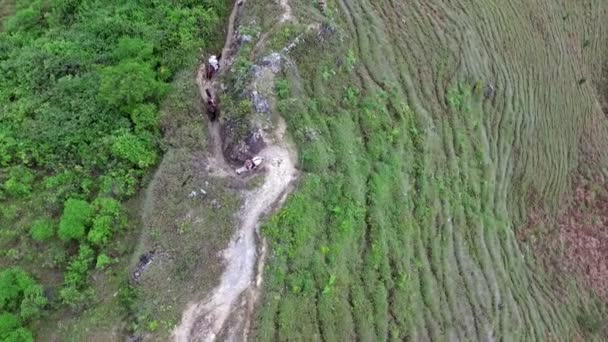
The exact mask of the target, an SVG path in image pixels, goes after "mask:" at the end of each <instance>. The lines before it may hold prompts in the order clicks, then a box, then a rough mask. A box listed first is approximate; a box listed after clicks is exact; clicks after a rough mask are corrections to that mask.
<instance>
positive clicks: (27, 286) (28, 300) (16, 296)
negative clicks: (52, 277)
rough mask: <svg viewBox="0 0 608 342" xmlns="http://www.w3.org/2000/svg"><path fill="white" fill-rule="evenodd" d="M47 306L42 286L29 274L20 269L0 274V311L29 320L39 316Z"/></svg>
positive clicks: (4, 271) (12, 269)
mask: <svg viewBox="0 0 608 342" xmlns="http://www.w3.org/2000/svg"><path fill="white" fill-rule="evenodd" d="M46 304H47V299H46V298H45V297H44V294H43V291H42V286H40V285H39V284H38V283H37V282H36V281H35V280H34V279H33V278H32V277H31V276H30V275H29V274H28V273H27V272H25V271H24V270H22V269H20V268H18V267H13V268H9V269H5V270H3V271H2V272H0V311H5V312H10V313H13V314H15V315H19V316H20V317H21V318H22V319H24V320H28V319H31V318H35V317H37V316H39V314H40V312H41V310H42V308H43V307H44V306H45V305H46Z"/></svg>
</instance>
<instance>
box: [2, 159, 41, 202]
mask: <svg viewBox="0 0 608 342" xmlns="http://www.w3.org/2000/svg"><path fill="white" fill-rule="evenodd" d="M34 178H35V176H34V173H33V172H32V171H30V170H29V169H28V168H26V167H23V166H16V167H13V168H11V169H10V171H9V178H8V179H7V180H6V182H4V189H5V190H6V192H8V193H9V194H11V195H13V196H29V195H30V193H31V192H32V182H33V181H34Z"/></svg>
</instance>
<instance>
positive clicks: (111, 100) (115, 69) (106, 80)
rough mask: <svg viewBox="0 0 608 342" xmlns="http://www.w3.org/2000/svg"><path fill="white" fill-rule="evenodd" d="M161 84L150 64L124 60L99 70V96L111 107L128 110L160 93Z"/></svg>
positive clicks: (161, 89)
mask: <svg viewBox="0 0 608 342" xmlns="http://www.w3.org/2000/svg"><path fill="white" fill-rule="evenodd" d="M164 89H165V87H163V84H162V83H161V82H159V81H157V80H156V75H155V73H154V71H153V70H152V68H151V65H149V64H146V63H142V62H136V61H133V60H126V61H124V62H121V63H120V64H118V65H116V66H109V67H107V68H105V69H104V70H102V72H101V85H100V87H99V96H100V98H101V99H102V100H103V101H105V102H106V103H107V104H109V105H110V106H111V107H112V108H117V109H120V110H122V111H125V112H126V111H128V110H130V109H132V108H134V106H136V105H138V104H141V103H143V102H145V101H149V100H154V99H157V98H158V97H160V95H162V93H163V90H164Z"/></svg>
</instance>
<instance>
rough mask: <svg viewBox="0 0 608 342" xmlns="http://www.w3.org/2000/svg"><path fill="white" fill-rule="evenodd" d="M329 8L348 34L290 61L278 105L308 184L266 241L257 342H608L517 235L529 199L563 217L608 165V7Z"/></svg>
mask: <svg viewBox="0 0 608 342" xmlns="http://www.w3.org/2000/svg"><path fill="white" fill-rule="evenodd" d="M300 6H301V7H298V8H297V10H296V13H297V14H299V18H315V17H316V18H319V14H318V13H317V12H316V10H315V9H314V8H312V7H307V6H305V5H300ZM329 9H330V11H329V17H334V18H335V21H334V22H335V23H337V25H338V33H336V34H334V35H333V38H329V40H327V41H325V43H324V44H323V43H320V42H319V41H317V40H316V39H317V38H315V36H312V35H311V36H309V37H308V38H307V40H306V42H305V43H304V44H303V45H301V46H300V47H299V48H297V49H296V50H294V51H292V52H291V54H290V57H292V58H293V59H294V60H295V62H296V66H297V67H298V70H297V73H296V72H294V70H291V71H290V72H288V73H287V74H286V77H287V79H289V81H290V84H291V94H290V95H289V96H288V97H287V98H286V99H283V100H281V101H280V102H279V103H278V109H279V110H280V111H281V113H282V114H283V115H284V116H285V117H286V119H287V121H288V124H289V128H290V130H291V132H292V133H293V136H294V138H295V140H296V141H297V143H298V146H299V148H300V162H301V167H302V169H303V170H304V171H306V173H305V175H304V176H303V179H302V183H301V185H300V187H299V189H298V190H297V192H296V193H295V194H294V195H293V196H292V197H291V198H290V200H289V201H288V202H287V204H286V206H285V208H284V209H283V210H282V211H281V212H280V213H279V214H277V215H276V216H275V217H274V218H273V219H272V220H271V221H270V222H269V223H268V224H267V225H266V228H265V232H266V234H267V235H268V236H269V237H270V239H271V248H272V255H271V257H270V260H269V263H268V265H267V268H266V273H267V275H266V278H265V281H266V290H265V296H264V299H263V303H262V304H261V306H260V312H259V317H258V322H257V325H256V336H257V338H258V339H259V340H276V339H279V340H286V339H293V340H329V341H334V340H353V339H354V338H355V337H357V338H359V339H361V340H365V341H368V340H384V339H391V340H402V339H404V338H409V339H411V340H427V339H439V340H443V339H446V338H459V339H462V340H472V339H485V338H487V337H489V336H494V337H498V338H506V339H508V340H547V339H549V338H558V339H562V338H565V339H568V340H569V339H572V338H574V336H576V335H580V334H589V336H588V337H589V338H593V337H595V338H599V336H598V335H597V333H598V332H597V331H585V330H584V329H583V328H581V323H584V322H581V317H585V318H587V319H588V318H589V317H595V319H597V318H598V317H599V319H602V317H605V316H602V313H601V312H600V311H595V310H605V307H602V306H600V307H599V308H598V307H591V306H589V305H588V304H589V303H591V302H593V299H590V298H589V297H588V296H587V295H586V291H585V290H584V289H580V288H577V287H576V285H575V284H574V283H572V282H570V281H569V279H568V278H567V276H566V275H562V279H561V281H560V286H559V288H558V286H557V283H556V282H554V280H553V279H551V278H549V277H548V276H547V275H544V273H543V272H540V271H539V268H538V266H536V265H535V264H534V262H533V260H532V259H531V258H530V257H529V253H527V252H526V250H525V246H522V245H520V244H519V243H518V241H517V240H516V239H515V232H516V231H517V229H518V227H519V226H520V225H522V224H523V223H524V221H525V218H526V215H527V213H528V203H529V200H530V198H531V197H532V196H533V198H534V200H535V201H536V202H539V203H542V205H543V206H545V207H547V208H553V210H554V209H555V208H556V207H557V206H558V205H559V203H560V201H562V200H563V199H565V198H567V196H568V190H569V189H570V184H569V179H570V176H571V174H572V172H573V171H575V170H583V171H588V170H592V169H593V170H594V171H602V170H598V169H597V165H601V163H602V162H605V161H606V155H605V152H604V151H605V149H602V148H605V147H606V146H607V142H606V137H608V135H606V128H607V127H608V122H606V119H605V117H604V116H603V114H602V113H601V111H600V109H599V106H598V105H597V100H596V97H595V96H596V95H595V89H594V85H595V83H596V82H599V81H600V79H599V76H598V75H599V74H600V73H599V72H595V71H596V70H600V69H601V63H602V58H605V54H604V53H605V49H606V46H607V45H606V39H605V37H606V29H607V27H606V25H605V24H606V23H605V21H602V18H604V17H605V16H606V14H607V12H606V11H607V5H606V3H604V2H602V1H591V0H589V1H582V2H579V3H577V4H568V5H567V6H566V5H564V6H562V5H558V4H557V2H556V1H549V0H548V1H534V2H530V1H523V0H521V1H510V2H505V1H473V2H471V1H452V2H450V3H449V4H447V3H446V2H445V1H411V2H404V1H367V0H337V1H335V2H333V1H332V2H329ZM349 42H350V43H349ZM319 58H320V59H321V61H319V62H318V63H317V65H313V61H314V60H315V59H319ZM583 77H584V78H587V79H588V81H587V82H586V83H583V84H582V85H579V84H578V81H579V80H580V79H581V78H583ZM490 83H492V84H494V85H495V89H496V95H495V96H489V97H486V96H485V95H484V92H485V88H486V84H490ZM592 133H593V134H592ZM590 136H593V139H590V138H589V137H590ZM589 154H591V155H593V156H594V157H595V158H596V160H598V161H599V163H598V164H588V163H584V161H585V160H587V159H586V158H585V157H586V156H587V155H589ZM582 325H585V324H582ZM585 326H587V325H585Z"/></svg>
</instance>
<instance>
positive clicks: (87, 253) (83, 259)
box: [64, 244, 95, 289]
mask: <svg viewBox="0 0 608 342" xmlns="http://www.w3.org/2000/svg"><path fill="white" fill-rule="evenodd" d="M94 260H95V252H94V251H93V250H92V249H91V247H89V246H87V245H86V244H82V245H80V248H79V249H78V255H77V256H76V257H75V258H74V259H73V260H72V261H71V262H70V264H69V265H68V269H67V272H66V273H65V275H64V283H65V284H66V285H68V286H72V287H74V288H76V289H81V288H84V287H86V285H87V276H88V275H89V269H90V268H91V266H92V265H93V261H94Z"/></svg>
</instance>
